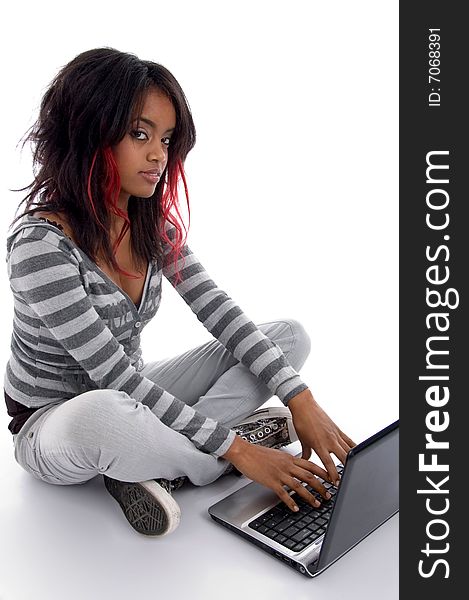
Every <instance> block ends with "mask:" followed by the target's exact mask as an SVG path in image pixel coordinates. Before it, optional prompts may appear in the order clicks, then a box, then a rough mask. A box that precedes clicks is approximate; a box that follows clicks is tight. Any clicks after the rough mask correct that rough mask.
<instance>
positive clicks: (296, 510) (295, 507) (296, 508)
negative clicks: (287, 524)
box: [293, 504, 300, 512]
mask: <svg viewBox="0 0 469 600" xmlns="http://www.w3.org/2000/svg"><path fill="white" fill-rule="evenodd" d="M293 510H294V511H295V512H298V511H299V510H300V509H299V508H298V506H296V504H295V506H294V507H293Z"/></svg>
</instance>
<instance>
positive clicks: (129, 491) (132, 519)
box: [104, 475, 181, 536]
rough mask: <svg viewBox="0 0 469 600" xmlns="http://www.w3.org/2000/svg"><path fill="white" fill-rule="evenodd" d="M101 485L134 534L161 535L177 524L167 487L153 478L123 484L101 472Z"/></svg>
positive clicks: (177, 514)
mask: <svg viewBox="0 0 469 600" xmlns="http://www.w3.org/2000/svg"><path fill="white" fill-rule="evenodd" d="M164 481H167V480H164ZM104 484H105V486H106V489H107V491H108V492H109V493H110V494H111V496H112V497H113V498H115V500H117V502H118V503H119V505H120V507H121V509H122V511H123V513H124V515H125V517H126V519H127V520H128V522H129V523H130V525H132V527H133V528H134V529H135V531H138V533H142V534H144V535H151V536H163V535H168V534H169V533H171V532H172V531H174V530H175V529H176V527H177V526H178V525H179V521H180V519H181V510H180V508H179V506H178V504H177V502H176V501H175V500H174V498H173V497H172V496H171V490H170V489H169V490H168V489H167V487H166V486H164V485H160V484H159V483H158V481H157V480H154V479H152V480H149V481H142V482H139V483H126V482H124V481H118V480H117V479H111V478H110V477H107V476H106V475H104Z"/></svg>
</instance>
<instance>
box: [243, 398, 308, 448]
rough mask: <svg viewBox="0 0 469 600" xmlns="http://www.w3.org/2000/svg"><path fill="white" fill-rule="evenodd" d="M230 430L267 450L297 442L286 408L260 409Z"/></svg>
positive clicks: (289, 414) (288, 410) (288, 411)
mask: <svg viewBox="0 0 469 600" xmlns="http://www.w3.org/2000/svg"><path fill="white" fill-rule="evenodd" d="M232 429H233V430H234V431H236V433H237V434H238V435H240V436H241V437H242V438H243V439H244V440H247V441H248V442H251V443H252V444H260V445H261V446H267V447H268V448H281V447H282V446H287V445H288V444H291V443H292V442H296V441H297V440H298V436H297V435H296V431H295V428H294V427H293V421H292V416H291V412H290V409H289V408H287V407H286V406H272V407H268V408H260V409H259V410H256V411H255V412H254V413H253V414H252V415H251V416H249V417H247V418H246V419H243V421H242V422H241V423H238V424H237V425H235V426H234V427H232Z"/></svg>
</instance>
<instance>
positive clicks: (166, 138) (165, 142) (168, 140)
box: [161, 136, 171, 146]
mask: <svg viewBox="0 0 469 600" xmlns="http://www.w3.org/2000/svg"><path fill="white" fill-rule="evenodd" d="M165 140H166V141H165ZM161 141H162V142H163V143H164V144H166V146H169V142H170V141H171V138H170V137H168V136H166V137H164V138H163V139H162V140H161Z"/></svg>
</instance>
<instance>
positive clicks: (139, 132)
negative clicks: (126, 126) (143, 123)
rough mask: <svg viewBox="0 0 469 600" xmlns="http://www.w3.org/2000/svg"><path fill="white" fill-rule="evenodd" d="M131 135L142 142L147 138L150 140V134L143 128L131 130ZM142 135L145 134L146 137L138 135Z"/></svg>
mask: <svg viewBox="0 0 469 600" xmlns="http://www.w3.org/2000/svg"><path fill="white" fill-rule="evenodd" d="M130 135H131V136H132V137H134V138H135V139H136V140H139V141H142V142H143V141H144V140H145V139H147V140H148V135H147V134H146V132H145V131H143V129H134V130H133V131H131V132H130ZM141 135H143V136H145V137H144V138H142V137H138V136H141Z"/></svg>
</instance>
